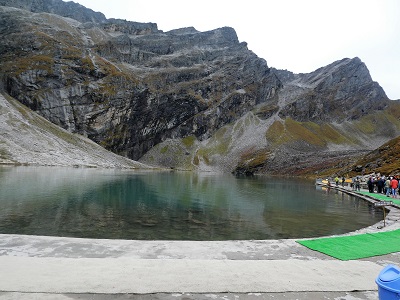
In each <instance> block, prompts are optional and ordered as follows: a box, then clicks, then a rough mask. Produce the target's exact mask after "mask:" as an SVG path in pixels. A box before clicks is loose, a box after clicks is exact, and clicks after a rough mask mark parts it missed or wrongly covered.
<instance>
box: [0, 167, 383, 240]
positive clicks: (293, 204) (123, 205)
mask: <svg viewBox="0 0 400 300" xmlns="http://www.w3.org/2000/svg"><path fill="white" fill-rule="evenodd" d="M381 219H382V211H381V210H378V211H375V210H374V209H373V208H371V207H369V206H368V204H367V203H365V202H364V201H362V200H359V199H356V198H354V197H351V196H349V195H345V194H342V193H336V194H335V193H332V192H331V193H326V192H325V191H323V190H320V189H316V187H315V185H314V183H313V182H312V181H306V180H298V179H277V178H270V177H253V178H235V177H233V176H230V175H211V174H195V173H170V172H133V171H121V170H98V169H68V168H44V167H42V168H34V167H12V168H11V167H3V168H0V233H17V234H34V235H52V236H74V237H90V238H112V239H145V240H152V239H165V240H227V239H277V238H296V237H312V236H322V235H329V234H340V233H345V232H348V231H352V230H356V229H359V228H362V227H365V226H369V225H371V224H374V223H376V222H378V221H379V220H381Z"/></svg>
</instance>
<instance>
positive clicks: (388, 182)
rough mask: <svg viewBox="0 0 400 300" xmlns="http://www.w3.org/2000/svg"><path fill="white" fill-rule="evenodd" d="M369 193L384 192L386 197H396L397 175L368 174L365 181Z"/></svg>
mask: <svg viewBox="0 0 400 300" xmlns="http://www.w3.org/2000/svg"><path fill="white" fill-rule="evenodd" d="M367 186H368V191H369V192H370V193H375V192H376V193H379V194H385V195H386V196H387V197H390V196H391V197H393V198H397V192H398V189H399V178H397V176H389V177H385V176H381V177H380V176H378V177H375V176H370V177H369V178H368V181H367Z"/></svg>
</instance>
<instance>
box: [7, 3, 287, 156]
mask: <svg viewBox="0 0 400 300" xmlns="http://www.w3.org/2000/svg"><path fill="white" fill-rule="evenodd" d="M0 13H1V15H2V18H1V19H2V20H3V21H2V23H3V24H2V28H4V29H3V31H2V36H3V37H4V39H3V40H2V42H0V54H1V55H2V59H1V64H2V72H1V77H2V83H3V86H4V89H5V90H6V91H7V92H8V93H9V94H10V95H12V96H13V97H15V98H16V99H18V100H20V101H21V102H22V103H24V104H25V105H27V106H28V107H30V108H32V109H33V110H35V111H37V112H38V113H39V114H41V115H42V116H44V117H46V118H47V119H49V120H50V121H52V122H53V123H55V124H57V125H60V126H62V127H63V128H65V129H67V130H70V131H72V132H77V133H80V134H83V135H86V136H88V137H89V138H91V139H92V140H94V141H96V142H98V143H100V144H101V145H103V146H105V147H106V148H107V149H109V150H112V151H115V152H117V153H121V154H124V155H127V156H128V157H130V158H133V159H138V158H140V157H141V156H142V155H143V154H144V153H145V152H146V151H148V150H149V149H151V148H152V147H153V146H154V145H156V144H157V143H159V142H161V141H162V140H164V139H166V138H179V137H185V136H188V135H195V136H196V137H197V138H198V139H200V140H202V139H205V138H208V137H210V136H211V135H212V134H213V132H215V131H216V130H217V129H218V128H219V127H221V126H223V125H225V124H227V123H229V122H231V121H233V120H235V119H236V118H238V117H240V116H242V115H243V114H244V113H246V112H247V111H249V110H250V109H251V108H252V107H253V106H254V105H256V104H258V103H262V102H270V101H274V96H275V92H276V91H277V90H278V89H279V87H280V85H281V84H280V82H279V80H278V79H277V78H276V76H275V75H274V74H273V73H271V72H270V69H269V68H268V66H267V64H266V62H265V60H263V59H260V58H258V57H257V56H256V55H255V54H254V53H252V52H251V51H249V50H248V49H247V47H246V44H244V43H239V42H238V39H237V36H236V33H235V31H234V30H233V29H231V28H220V29H216V30H213V31H209V32H197V31H195V30H181V31H179V30H178V31H171V32H169V33H160V32H157V33H153V32H152V30H150V31H146V30H144V31H143V30H142V31H140V32H139V35H135V31H132V32H128V33H129V34H126V33H124V32H121V31H119V30H122V31H124V30H125V29H126V26H125V27H124V26H122V25H124V22H122V21H121V22H122V23H121V22H116V23H115V26H111V27H112V30H111V29H110V28H111V27H108V28H107V30H105V29H104V24H102V25H95V24H93V23H92V24H91V25H90V26H86V25H82V23H79V22H75V21H72V20H69V19H65V18H61V17H58V16H55V15H48V14H32V13H29V12H27V11H25V10H16V9H11V8H7V7H1V10H0ZM121 24H122V25H121ZM120 25H121V26H122V27H121V26H120ZM125 25H126V24H125ZM136 27H139V26H136ZM21 45H25V46H23V47H21Z"/></svg>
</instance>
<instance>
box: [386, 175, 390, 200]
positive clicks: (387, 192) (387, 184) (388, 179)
mask: <svg viewBox="0 0 400 300" xmlns="http://www.w3.org/2000/svg"><path fill="white" fill-rule="evenodd" d="M391 192H392V190H391V188H390V178H389V177H388V178H387V179H386V181H385V194H386V197H389V195H390V193H391Z"/></svg>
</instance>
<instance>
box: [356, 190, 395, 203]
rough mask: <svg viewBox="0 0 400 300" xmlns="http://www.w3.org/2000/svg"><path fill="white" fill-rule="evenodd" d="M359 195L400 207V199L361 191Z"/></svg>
mask: <svg viewBox="0 0 400 300" xmlns="http://www.w3.org/2000/svg"><path fill="white" fill-rule="evenodd" d="M357 193H358V194H361V195H367V196H370V197H373V198H375V199H377V200H379V201H393V203H394V204H397V205H400V199H397V198H392V197H386V195H384V194H378V193H370V192H366V191H360V192H357Z"/></svg>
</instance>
